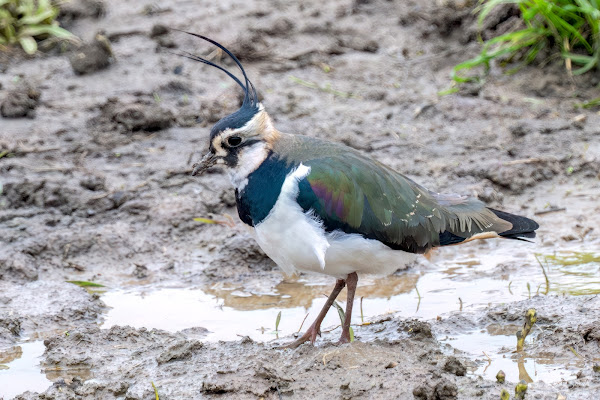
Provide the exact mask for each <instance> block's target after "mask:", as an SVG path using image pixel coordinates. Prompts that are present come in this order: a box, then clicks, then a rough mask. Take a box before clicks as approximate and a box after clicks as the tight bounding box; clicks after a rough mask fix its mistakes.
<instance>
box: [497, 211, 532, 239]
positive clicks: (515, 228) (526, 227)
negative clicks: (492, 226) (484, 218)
mask: <svg viewBox="0 0 600 400" xmlns="http://www.w3.org/2000/svg"><path fill="white" fill-rule="evenodd" d="M488 209H489V210H490V211H491V212H493V213H494V214H496V216H497V217H498V218H500V219H503V220H504V221H507V222H510V223H511V224H512V228H511V229H510V230H508V231H504V232H498V234H499V235H500V236H502V237H505V238H508V239H517V240H527V239H533V238H535V230H536V229H538V228H539V227H540V226H539V225H538V223H537V222H535V221H534V220H532V219H529V218H527V217H521V216H520V215H515V214H510V213H507V212H504V211H499V210H494V209H493V208H488Z"/></svg>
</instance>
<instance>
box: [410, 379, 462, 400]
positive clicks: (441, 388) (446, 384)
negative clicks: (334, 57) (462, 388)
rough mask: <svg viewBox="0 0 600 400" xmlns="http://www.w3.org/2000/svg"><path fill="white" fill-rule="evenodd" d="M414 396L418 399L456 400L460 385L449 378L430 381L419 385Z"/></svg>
mask: <svg viewBox="0 0 600 400" xmlns="http://www.w3.org/2000/svg"><path fill="white" fill-rule="evenodd" d="M413 396H414V397H415V399H418V400H455V399H457V398H458V387H457V386H456V384H454V383H453V382H450V381H449V380H447V379H442V380H441V381H438V382H432V383H431V382H428V383H423V384H421V385H420V386H417V387H416V388H415V389H414V390H413Z"/></svg>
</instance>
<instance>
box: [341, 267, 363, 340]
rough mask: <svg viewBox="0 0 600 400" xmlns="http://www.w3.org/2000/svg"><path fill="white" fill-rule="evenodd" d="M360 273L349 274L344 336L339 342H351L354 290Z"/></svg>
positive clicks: (343, 327)
mask: <svg viewBox="0 0 600 400" xmlns="http://www.w3.org/2000/svg"><path fill="white" fill-rule="evenodd" d="M357 282H358V275H357V274H356V272H353V273H351V274H348V277H347V278H346V285H347V287H348V296H347V297H346V318H345V319H344V325H343V326H342V336H341V337H340V341H339V342H338V343H350V322H351V320H352V305H353V304H354V292H356V284H357Z"/></svg>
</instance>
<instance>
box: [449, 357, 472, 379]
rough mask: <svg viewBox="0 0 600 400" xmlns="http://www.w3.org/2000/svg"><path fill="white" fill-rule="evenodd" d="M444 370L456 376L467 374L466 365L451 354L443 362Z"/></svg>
mask: <svg viewBox="0 0 600 400" xmlns="http://www.w3.org/2000/svg"><path fill="white" fill-rule="evenodd" d="M444 371H446V372H449V373H451V374H454V375H456V376H465V375H466V374H467V367H465V366H464V365H463V363H462V362H460V360H459V359H458V358H456V357H454V356H451V357H448V359H447V360H446V362H445V363H444Z"/></svg>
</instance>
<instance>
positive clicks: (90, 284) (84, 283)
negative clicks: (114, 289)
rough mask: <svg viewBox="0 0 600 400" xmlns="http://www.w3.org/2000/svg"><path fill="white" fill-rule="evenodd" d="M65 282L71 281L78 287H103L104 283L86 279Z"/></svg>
mask: <svg viewBox="0 0 600 400" xmlns="http://www.w3.org/2000/svg"><path fill="white" fill-rule="evenodd" d="M67 283H72V284H73V285H77V286H80V287H104V285H101V284H99V283H95V282H88V281H67Z"/></svg>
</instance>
